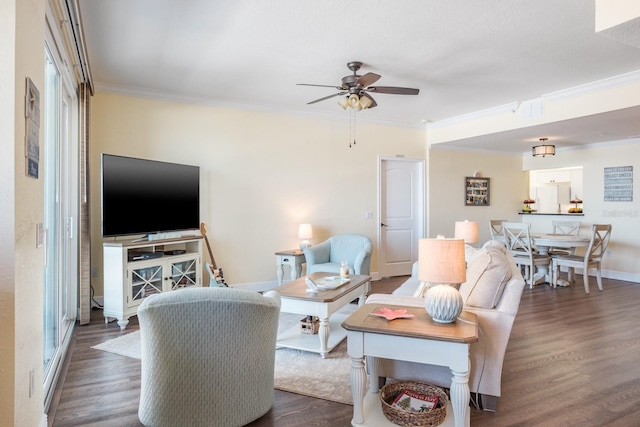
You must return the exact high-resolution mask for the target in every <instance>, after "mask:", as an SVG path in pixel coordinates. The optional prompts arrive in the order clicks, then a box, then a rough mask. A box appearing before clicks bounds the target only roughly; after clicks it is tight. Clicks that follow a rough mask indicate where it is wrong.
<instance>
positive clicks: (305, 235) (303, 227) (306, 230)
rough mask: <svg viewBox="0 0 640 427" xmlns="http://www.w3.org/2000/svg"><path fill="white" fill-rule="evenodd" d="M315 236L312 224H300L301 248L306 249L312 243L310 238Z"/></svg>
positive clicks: (299, 237)
mask: <svg viewBox="0 0 640 427" xmlns="http://www.w3.org/2000/svg"><path fill="white" fill-rule="evenodd" d="M312 237H313V229H312V228H311V224H300V225H299V226H298V239H301V240H302V241H301V242H300V250H305V249H306V248H308V247H309V246H311V243H309V239H311V238H312Z"/></svg>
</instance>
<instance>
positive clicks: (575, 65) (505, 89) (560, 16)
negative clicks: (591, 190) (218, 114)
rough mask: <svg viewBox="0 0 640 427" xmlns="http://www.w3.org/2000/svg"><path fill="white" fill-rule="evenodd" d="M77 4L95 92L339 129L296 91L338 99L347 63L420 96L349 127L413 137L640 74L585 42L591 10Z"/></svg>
mask: <svg viewBox="0 0 640 427" xmlns="http://www.w3.org/2000/svg"><path fill="white" fill-rule="evenodd" d="M77 2H78V4H79V5H80V12H81V17H82V24H83V29H84V30H83V31H84V37H85V40H86V43H87V48H88V52H89V64H90V69H91V73H92V79H93V82H94V85H95V87H96V88H97V89H98V90H101V91H116V92H121V93H130V94H134V95H136V94H137V95H143V96H157V97H162V98H170V99H176V100H185V101H193V102H202V103H209V104H217V105H227V106H237V107H241V108H254V109H260V110H269V111H277V112H291V113H296V112H300V113H303V114H318V115H323V116H336V117H345V118H346V117H347V116H348V113H347V112H345V111H343V110H342V109H341V108H340V107H339V106H338V105H337V103H336V101H337V98H332V99H329V100H327V101H323V102H319V103H317V104H313V105H306V103H307V102H309V101H312V100H315V99H317V98H321V97H323V96H328V95H331V94H332V93H335V92H336V90H335V89H332V88H323V87H308V86H297V85H296V84H297V83H313V84H323V85H339V84H340V79H341V78H342V77H343V76H345V75H348V74H350V73H351V72H350V71H349V70H348V69H347V66H346V64H347V62H349V61H354V60H358V61H362V62H363V63H364V67H363V69H362V70H361V72H360V74H364V73H366V72H369V71H371V72H374V73H377V74H380V75H381V76H382V78H381V79H380V80H379V81H378V82H377V83H376V85H380V86H404V87H412V88H418V89H420V94H419V95H418V96H403V95H389V94H376V95H374V97H375V99H376V101H377V103H378V107H376V108H373V109H370V110H366V111H362V112H359V113H358V120H363V121H376V122H381V123H389V124H398V125H402V126H413V127H424V126H425V124H424V123H426V122H427V121H429V122H437V121H440V120H444V119H448V118H451V117H456V116H460V115H465V114H470V113H473V112H476V111H480V110H485V109H489V108H493V107H496V106H500V105H505V104H509V103H513V102H522V101H525V100H530V99H534V98H538V97H540V96H542V95H544V94H548V93H552V92H556V91H559V90H563V89H567V88H572V87H576V86H580V85H585V84H589V83H591V82H595V81H598V80H601V79H605V78H608V77H612V76H617V75H621V74H625V73H629V72H633V71H636V70H640V50H639V49H638V47H636V46H633V45H630V44H628V43H622V42H620V41H619V40H616V39H615V38H614V37H608V36H603V35H601V34H599V33H596V32H595V2H594V1H593V0H481V1H480V0H475V1H471V0H446V1H445V0H400V1H399V0H323V1H319V0H318V1H300V0H272V1H259V0H253V1H251V0H218V1H212V0H181V1H176V0H135V1H132V0H108V1H106V0H102V1H99V0H77ZM628 117H638V112H637V111H627V112H626V114H623V115H622V116H621V117H619V118H618V117H614V116H612V115H609V116H598V117H592V118H591V119H590V120H588V121H586V122H585V123H588V124H589V129H585V123H582V124H580V126H572V122H567V123H564V124H558V125H554V126H555V127H556V128H557V127H558V126H560V127H561V129H560V132H562V131H564V132H567V133H568V134H571V136H572V138H573V139H572V141H574V142H573V143H574V144H582V143H593V142H598V141H599V140H612V139H615V138H617V137H618V135H617V134H611V133H609V134H607V135H606V136H605V135H602V134H606V133H607V132H605V131H603V130H602V127H603V126H606V125H607V124H608V123H610V122H611V121H612V120H614V121H616V122H617V127H616V132H620V135H623V134H624V135H625V137H626V138H628V137H629V136H631V135H640V127H638V126H640V123H638V124H636V123H635V122H636V121H638V122H640V120H632V122H631V123H629V122H628ZM591 128H594V129H593V132H595V133H594V134H589V135H587V134H585V133H586V132H587V131H591V130H592V129H591ZM563 129H565V130H563ZM555 130H558V129H555ZM539 131H543V129H539ZM520 133H521V134H518V133H514V134H509V135H502V136H503V137H504V138H501V137H500V135H495V136H494V137H493V138H486V141H483V140H482V138H480V139H476V140H475V141H473V143H474V144H475V147H476V148H477V147H479V146H481V145H478V144H480V143H482V144H486V147H485V148H486V149H491V150H502V151H512V152H513V151H520V152H521V151H522V149H521V148H522V147H521V146H517V145H516V146H514V144H513V143H512V140H513V138H514V137H516V135H517V137H518V138H523V139H527V138H528V139H531V138H534V137H536V138H537V137H538V136H540V133H537V134H535V135H534V134H532V130H529V133H526V132H525V131H521V132H520ZM603 138H604V139H603ZM466 143H470V141H466ZM464 144H465V141H461V142H460V145H464ZM527 149H529V146H527Z"/></svg>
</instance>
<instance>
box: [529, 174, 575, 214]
mask: <svg viewBox="0 0 640 427" xmlns="http://www.w3.org/2000/svg"><path fill="white" fill-rule="evenodd" d="M535 199H536V208H537V210H538V213H560V212H561V209H564V208H561V205H567V204H569V202H570V201H571V184H570V183H568V182H563V183H559V184H545V185H543V186H540V187H536V194H535Z"/></svg>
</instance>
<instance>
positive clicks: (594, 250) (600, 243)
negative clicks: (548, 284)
mask: <svg viewBox="0 0 640 427" xmlns="http://www.w3.org/2000/svg"><path fill="white" fill-rule="evenodd" d="M610 237H611V224H594V225H593V227H592V228H591V240H590V241H589V246H588V247H587V251H586V252H585V254H584V255H563V256H557V257H553V258H552V263H553V267H552V270H553V278H552V282H553V287H554V288H555V287H556V286H557V284H558V275H559V274H560V267H562V266H565V267H567V268H568V273H567V274H568V280H569V282H570V283H572V282H573V281H574V279H575V274H574V273H575V272H574V269H575V268H580V267H582V268H583V271H582V276H583V277H584V291H585V293H587V294H588V293H589V269H595V270H596V274H595V275H596V281H597V282H598V289H599V290H602V274H601V269H602V257H603V256H604V254H605V252H606V250H607V245H608V244H609V238H610Z"/></svg>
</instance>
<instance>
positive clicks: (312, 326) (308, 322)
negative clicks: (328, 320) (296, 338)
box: [300, 316, 320, 335]
mask: <svg viewBox="0 0 640 427" xmlns="http://www.w3.org/2000/svg"><path fill="white" fill-rule="evenodd" d="M319 330H320V319H318V317H317V316H306V317H304V318H303V319H301V320H300V332H301V333H303V334H305V335H315V334H317V333H318V331H319Z"/></svg>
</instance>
